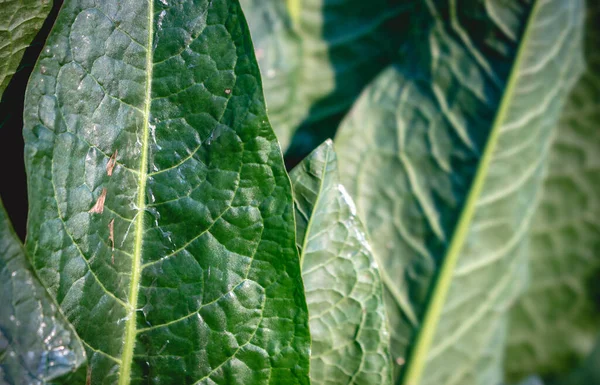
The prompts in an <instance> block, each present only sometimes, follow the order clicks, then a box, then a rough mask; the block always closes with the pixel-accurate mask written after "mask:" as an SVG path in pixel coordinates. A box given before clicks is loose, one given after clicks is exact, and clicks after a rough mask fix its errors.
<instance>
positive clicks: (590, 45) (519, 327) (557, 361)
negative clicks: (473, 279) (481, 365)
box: [506, 1, 600, 383]
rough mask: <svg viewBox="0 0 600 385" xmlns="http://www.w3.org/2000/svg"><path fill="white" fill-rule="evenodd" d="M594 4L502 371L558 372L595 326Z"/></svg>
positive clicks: (599, 321)
mask: <svg viewBox="0 0 600 385" xmlns="http://www.w3.org/2000/svg"><path fill="white" fill-rule="evenodd" d="M599 11H600V3H599V2H598V1H588V2H587V5H586V19H587V20H586V32H585V40H584V43H585V48H584V49H585V52H584V54H585V62H586V70H585V73H584V74H583V76H582V77H581V78H580V79H579V81H578V82H577V84H576V85H575V87H574V88H573V90H572V91H571V93H570V95H569V99H568V100H567V103H566V105H565V107H564V109H563V112H562V115H561V119H560V122H559V124H558V128H557V132H556V136H555V138H554V139H553V142H552V148H551V150H550V158H549V164H548V171H547V173H546V175H545V176H544V189H543V192H542V196H541V198H540V205H539V207H538V209H537V210H536V212H535V216H534V218H533V222H532V232H531V235H530V246H529V255H530V258H531V260H530V269H531V271H532V279H531V284H530V285H529V287H528V288H527V290H526V292H525V293H524V294H523V296H522V297H521V298H520V299H519V301H518V302H517V303H516V304H515V307H514V308H513V309H512V310H511V315H510V316H511V318H510V328H511V334H510V338H509V341H508V347H507V352H506V354H507V356H509V357H513V359H512V360H510V361H508V362H507V363H506V370H507V374H508V376H509V378H520V377H523V376H525V375H527V374H528V373H533V372H535V373H539V374H540V375H542V376H544V378H546V377H554V376H559V375H561V374H564V373H565V372H567V371H569V370H571V369H572V365H573V364H574V363H577V362H579V361H582V360H583V358H584V357H585V356H586V355H587V354H588V353H589V351H590V350H591V349H592V348H593V345H594V341H595V340H596V335H597V334H598V332H600V330H599V326H598V325H600V312H599V311H598V307H597V304H596V300H595V295H596V294H595V291H596V289H595V285H594V283H593V282H594V281H595V280H596V279H597V277H598V274H600V263H599V261H597V258H595V251H594V250H598V247H600V244H599V239H600V238H598V228H599V227H598V226H599V225H598V221H597V218H598V214H600V197H599V196H598V194H597V193H595V191H594V187H593V186H595V185H597V182H596V181H597V180H598V178H600V175H599V174H598V172H597V171H596V170H595V166H594V164H596V163H597V162H598V160H597V159H598V156H597V154H598V153H599V151H600V136H599V135H598V130H597V129H595V126H597V124H598V122H599V121H600V119H599V118H598V114H597V112H596V111H597V110H598V107H599V104H600V98H598V90H600V86H599V82H598V74H599V73H600V60H599V56H598V54H597V47H598V43H600V40H599V34H598V28H597V25H596V24H597V23H596V20H597V18H598V15H599ZM567 240H571V241H569V246H566V244H565V242H567ZM565 246H566V247H565ZM592 382H593V381H590V383H592Z"/></svg>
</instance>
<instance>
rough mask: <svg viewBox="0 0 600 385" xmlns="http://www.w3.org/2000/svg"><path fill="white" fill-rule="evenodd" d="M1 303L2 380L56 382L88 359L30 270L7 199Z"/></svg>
mask: <svg viewBox="0 0 600 385" xmlns="http://www.w3.org/2000/svg"><path fill="white" fill-rule="evenodd" d="M0 303H1V304H2V311H1V312H0V383H2V384H15V385H22V384H45V383H47V382H50V381H52V382H55V380H56V381H57V380H59V379H60V378H62V379H65V377H67V378H69V375H70V374H71V373H72V372H74V371H76V370H77V368H79V367H81V366H82V365H83V364H84V363H85V352H84V350H83V346H82V345H81V342H80V341H79V339H78V337H77V335H76V334H75V332H74V330H73V328H72V326H71V325H69V323H68V322H67V321H66V320H65V318H64V316H63V315H62V314H61V313H60V312H59V311H58V309H57V307H56V305H55V303H54V302H53V301H52V299H51V298H50V296H49V295H48V293H47V292H46V290H45V289H44V287H43V286H42V285H41V284H40V282H39V280H38V278H37V277H36V276H35V274H34V273H33V272H32V271H31V266H30V265H29V263H28V262H27V258H26V256H25V252H24V250H23V246H22V245H21V242H20V241H19V238H18V237H17V235H16V234H15V233H14V231H13V229H12V226H11V225H10V222H9V220H8V217H7V215H6V211H5V210H4V206H3V205H2V201H0ZM83 367H85V365H83ZM66 383H68V382H66Z"/></svg>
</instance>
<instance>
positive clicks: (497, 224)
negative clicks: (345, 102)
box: [336, 0, 584, 385]
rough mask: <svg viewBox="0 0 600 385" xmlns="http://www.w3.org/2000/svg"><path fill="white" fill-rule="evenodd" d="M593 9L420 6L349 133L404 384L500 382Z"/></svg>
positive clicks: (351, 171) (352, 173) (342, 149)
mask: <svg viewBox="0 0 600 385" xmlns="http://www.w3.org/2000/svg"><path fill="white" fill-rule="evenodd" d="M583 11H584V10H583V4H582V2H581V1H568V2H565V1H561V0H536V1H526V2H521V1H508V2H469V3H466V4H465V3H459V2H456V1H435V2H424V3H423V4H422V5H421V7H420V10H419V11H418V12H415V13H413V14H412V15H411V28H410V34H409V35H408V36H407V38H406V41H405V44H404V46H403V49H402V51H401V52H402V55H401V57H400V59H399V60H398V62H397V63H396V65H394V66H393V67H390V68H389V69H388V70H387V71H385V73H383V74H382V75H381V76H379V77H378V79H376V80H375V81H374V83H373V84H372V85H371V86H370V87H369V88H368V89H367V90H366V91H365V92H364V93H363V95H362V96H361V98H360V100H359V101H358V103H357V105H356V106H355V107H354V108H353V110H352V111H351V112H350V114H349V116H348V117H347V118H346V119H345V121H344V122H343V123H342V126H341V128H340V132H339V133H338V136H337V138H336V141H337V143H336V144H337V148H338V151H339V152H338V153H339V157H340V165H341V169H340V170H341V175H342V182H343V183H344V185H346V186H347V187H348V188H349V191H350V194H351V195H352V196H354V197H355V198H356V203H357V208H358V212H359V216H361V218H363V219H364V220H365V222H366V225H367V228H368V230H369V235H370V237H371V239H372V241H373V246H374V249H375V255H376V256H377V257H378V258H380V260H381V261H380V262H381V266H382V272H383V273H382V278H383V280H384V284H385V289H386V295H387V304H388V307H387V310H388V314H389V317H390V329H391V334H392V352H393V356H394V357H395V358H396V360H397V363H398V366H397V369H398V370H397V371H396V382H397V383H398V384H405V385H417V384H427V385H429V384H431V385H434V384H435V385H437V384H446V385H452V384H464V385H469V384H481V385H483V384H486V385H487V384H493V383H501V382H502V380H503V378H502V377H503V374H502V371H503V370H502V369H503V367H502V365H503V363H502V361H503V350H504V342H505V339H506V321H507V319H506V318H507V317H506V310H507V308H508V307H509V306H510V305H511V304H512V303H513V301H514V300H515V298H516V295H517V294H518V293H519V292H520V291H521V288H522V286H523V284H524V282H526V255H525V253H526V244H527V240H528V228H529V225H530V222H531V217H532V215H533V213H534V209H535V207H536V200H537V198H538V195H539V190H540V186H541V179H542V176H543V170H544V165H545V164H546V159H547V152H548V148H549V144H550V139H551V137H552V133H553V128H554V126H555V125H556V122H557V120H558V117H559V113H560V108H561V107H562V105H563V102H564V99H565V96H566V95H567V94H568V91H569V89H570V88H571V86H572V84H573V83H574V81H575V80H576V78H577V75H578V74H579V72H580V70H581V51H582V49H581V47H580V44H579V41H580V39H581V27H582V15H583ZM409 347H410V349H409Z"/></svg>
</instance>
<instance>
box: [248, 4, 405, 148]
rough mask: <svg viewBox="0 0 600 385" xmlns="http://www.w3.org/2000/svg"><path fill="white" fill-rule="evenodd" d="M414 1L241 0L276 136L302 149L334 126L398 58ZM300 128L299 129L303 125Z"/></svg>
mask: <svg viewBox="0 0 600 385" xmlns="http://www.w3.org/2000/svg"><path fill="white" fill-rule="evenodd" d="M413 2H414V1H412V0H411V1H405V2H398V1H395V0H374V1H364V0H345V1H339V0H302V1H300V0H288V1H284V0H241V3H242V5H243V6H244V10H245V12H246V14H247V16H248V20H249V25H250V30H251V32H252V37H253V41H254V44H255V47H256V53H257V57H258V60H259V64H260V68H261V72H262V75H263V81H264V84H265V96H266V100H267V106H268V108H269V118H270V119H271V122H272V123H273V127H274V128H275V132H276V134H277V138H278V139H279V141H280V142H281V145H282V147H283V148H284V149H287V148H288V147H289V146H290V143H291V142H292V137H293V136H294V135H295V137H294V142H295V143H294V147H295V148H293V149H291V150H290V151H288V153H292V155H293V156H294V157H295V156H298V155H303V154H306V153H308V152H310V151H311V149H313V148H315V147H316V146H317V145H318V144H319V143H321V142H322V141H323V140H324V139H325V138H327V137H329V136H331V135H332V134H333V133H334V132H335V128H336V127H337V124H338V123H339V121H340V120H341V118H342V117H343V114H344V113H345V112H346V111H347V110H348V109H349V108H350V106H351V105H352V102H353V101H354V100H355V99H356V97H357V96H358V95H359V94H360V92H361V90H362V89H363V87H364V86H365V85H366V84H368V82H369V81H371V80H372V79H373V77H375V76H376V75H377V74H378V73H379V71H381V69H382V68H384V67H385V66H386V65H387V64H389V63H390V62H391V61H392V59H393V58H394V55H395V52H396V49H397V48H398V44H397V42H398V40H399V38H400V37H401V36H402V32H401V31H402V30H403V29H404V25H405V24H406V21H405V20H404V18H406V17H407V16H408V15H409V13H408V12H405V11H406V10H407V9H409V8H410V7H411V6H412V3H413ZM298 130H299V131H298Z"/></svg>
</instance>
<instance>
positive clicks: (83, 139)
mask: <svg viewBox="0 0 600 385" xmlns="http://www.w3.org/2000/svg"><path fill="white" fill-rule="evenodd" d="M25 103H26V107H25V128H24V136H25V141H26V166H27V172H28V183H29V200H30V214H31V215H30V220H29V223H28V236H27V243H26V246H27V250H28V252H29V253H30V258H31V261H32V264H33V266H34V268H35V270H36V272H37V274H38V275H39V277H40V279H41V280H42V282H43V283H44V285H45V286H46V287H47V288H48V289H49V290H50V292H51V293H52V295H53V296H54V297H55V298H56V300H57V302H58V303H59V304H60V306H61V308H62V310H63V311H64V314H65V315H66V317H67V318H68V320H69V321H70V322H71V323H72V324H73V326H74V328H75V330H76V331H77V333H78V334H79V336H80V337H81V339H82V341H83V343H84V345H85V349H86V352H87V356H88V362H89V367H88V372H87V383H88V384H107V383H111V384H113V383H114V384H119V385H128V384H142V383H144V384H148V383H151V384H215V383H230V381H231V379H235V381H236V382H237V383H243V384H268V383H277V384H307V383H308V367H309V363H308V359H309V357H308V354H309V346H310V338H309V331H308V313H307V307H306V302H305V298H304V292H303V286H302V280H301V275H300V266H299V262H298V253H297V250H296V245H295V226H294V219H293V209H292V195H291V187H290V182H289V178H288V176H287V173H286V171H285V168H284V165H283V161H282V156H281V152H280V149H279V146H278V144H277V141H276V139H275V136H274V134H273V131H272V129H271V127H270V124H269V122H268V119H267V116H266V111H265V106H264V100H263V96H262V86H261V81H260V76H259V70H258V67H257V64H256V60H255V58H254V51H253V47H252V43H251V41H250V34H249V32H248V30H247V26H246V22H245V19H244V16H243V14H242V12H241V9H240V6H239V4H238V2H237V1H233V0H200V1H180V2H167V1H158V0H157V1H137V0H135V1H134V0H126V1H118V2H117V1H106V2H97V1H91V0H90V1H86V0H77V1H76V0H66V1H65V3H64V5H63V6H62V9H61V11H60V13H59V16H58V19H57V20H56V23H55V25H54V28H53V31H52V33H51V35H50V37H49V38H48V40H47V43H46V46H45V47H44V49H43V52H42V54H41V56H40V58H39V60H38V63H37V66H36V68H35V70H34V74H33V75H32V78H31V80H30V83H29V87H28V90H27V95H26V102H25Z"/></svg>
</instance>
